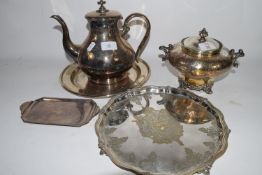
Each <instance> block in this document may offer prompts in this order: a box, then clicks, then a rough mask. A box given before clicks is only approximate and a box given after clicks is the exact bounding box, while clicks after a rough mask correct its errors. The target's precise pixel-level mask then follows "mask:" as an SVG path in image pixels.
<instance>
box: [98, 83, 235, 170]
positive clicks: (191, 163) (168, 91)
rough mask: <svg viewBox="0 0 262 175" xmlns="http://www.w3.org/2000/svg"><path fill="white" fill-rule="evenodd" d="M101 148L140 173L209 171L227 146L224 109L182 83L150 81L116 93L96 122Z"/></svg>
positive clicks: (122, 164) (113, 160) (119, 164)
mask: <svg viewBox="0 0 262 175" xmlns="http://www.w3.org/2000/svg"><path fill="white" fill-rule="evenodd" d="M96 133H97V135H98V140H99V148H100V149H101V154H106V155H107V156H109V158H110V159H111V161H112V162H113V163H115V164H116V165H117V166H119V167H120V168H122V169H125V170H128V171H132V172H134V173H135V174H139V175H160V174H161V175H193V174H197V173H203V174H206V175H207V174H209V172H210V169H211V167H212V165H213V163H214V162H215V160H216V159H217V158H219V157H220V156H221V155H222V154H223V153H224V152H225V151H226V148H227V140H228V136H229V133H230V130H229V129H228V127H227V125H226V123H225V121H224V117H223V115H222V113H221V112H220V111H219V110H218V109H216V108H215V107H214V106H213V105H212V104H211V103H210V102H209V101H208V100H207V99H205V98H202V97H199V96H197V95H195V94H193V93H190V92H188V91H186V90H183V89H176V88H171V87H155V86H146V87H142V88H135V89H133V90H128V91H127V92H125V93H122V94H120V95H117V96H115V97H114V98H112V99H111V100H110V101H109V102H108V104H106V105H105V107H103V109H102V110H101V112H100V115H99V118H98V120H97V122H96Z"/></svg>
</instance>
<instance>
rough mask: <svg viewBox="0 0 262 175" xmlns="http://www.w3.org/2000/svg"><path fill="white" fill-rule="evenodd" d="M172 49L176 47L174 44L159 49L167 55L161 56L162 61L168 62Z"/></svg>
mask: <svg viewBox="0 0 262 175" xmlns="http://www.w3.org/2000/svg"><path fill="white" fill-rule="evenodd" d="M172 49H174V46H173V45H172V44H169V45H168V46H167V47H166V46H160V47H159V50H162V51H163V52H164V53H165V55H163V56H161V58H162V61H166V60H168V57H169V54H170V52H171V50H172Z"/></svg>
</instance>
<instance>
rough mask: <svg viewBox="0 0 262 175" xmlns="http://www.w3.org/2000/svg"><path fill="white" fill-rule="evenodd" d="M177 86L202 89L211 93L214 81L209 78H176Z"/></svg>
mask: <svg viewBox="0 0 262 175" xmlns="http://www.w3.org/2000/svg"><path fill="white" fill-rule="evenodd" d="M178 82H179V87H180V88H183V89H190V90H196V91H204V92H205V93H207V94H212V93H213V91H212V87H213V85H214V82H213V81H212V80H210V79H193V78H187V77H186V78H178Z"/></svg>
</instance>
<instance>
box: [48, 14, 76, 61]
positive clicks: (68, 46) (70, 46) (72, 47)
mask: <svg viewBox="0 0 262 175" xmlns="http://www.w3.org/2000/svg"><path fill="white" fill-rule="evenodd" d="M50 18H53V19H56V20H57V21H58V22H59V23H60V25H61V26H62V29H63V46H64V49H65V51H66V53H67V54H69V55H70V56H71V57H72V58H73V59H74V61H75V62H77V57H78V55H79V52H80V46H78V45H76V44H74V43H73V42H72V41H71V39H70V36H69V31H68V27H67V25H66V23H65V21H64V20H63V19H62V18H61V17H60V16H59V15H52V16H51V17H50Z"/></svg>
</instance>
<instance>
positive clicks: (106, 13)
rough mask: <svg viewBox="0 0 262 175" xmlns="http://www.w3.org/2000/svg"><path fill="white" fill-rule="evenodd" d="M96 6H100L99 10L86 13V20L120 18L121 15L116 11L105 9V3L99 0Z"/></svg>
mask: <svg viewBox="0 0 262 175" xmlns="http://www.w3.org/2000/svg"><path fill="white" fill-rule="evenodd" d="M97 4H98V5H100V7H99V9H98V10H96V11H92V12H89V13H87V14H86V16H85V17H86V18H87V19H91V20H98V19H101V18H122V15H121V14H120V13H119V12H118V11H115V10H108V9H106V7H105V6H104V4H106V1H104V0H100V1H98V2H97Z"/></svg>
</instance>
